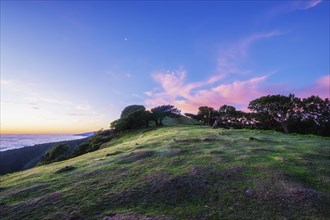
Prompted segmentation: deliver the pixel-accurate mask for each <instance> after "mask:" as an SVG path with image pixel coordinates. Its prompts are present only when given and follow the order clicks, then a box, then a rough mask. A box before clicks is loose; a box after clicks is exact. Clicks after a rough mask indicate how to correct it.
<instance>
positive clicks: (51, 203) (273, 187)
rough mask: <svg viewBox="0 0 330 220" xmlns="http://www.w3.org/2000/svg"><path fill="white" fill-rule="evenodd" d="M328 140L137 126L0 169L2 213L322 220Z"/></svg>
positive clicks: (328, 182) (328, 200) (329, 203)
mask: <svg viewBox="0 0 330 220" xmlns="http://www.w3.org/2000/svg"><path fill="white" fill-rule="evenodd" d="M249 137H255V138H256V140H252V141H251V140H249ZM329 146H330V139H329V138H322V137H317V136H302V135H285V134H282V133H277V132H271V131H255V130H221V129H217V130H213V129H210V128H209V127H204V126H196V125H194V126H193V125H192V126H169V127H162V128H158V129H153V130H146V129H144V130H143V129H142V130H137V131H133V132H130V133H127V134H125V135H124V136H123V137H121V138H119V139H116V140H112V141H110V142H108V143H106V144H103V145H102V148H101V149H100V150H98V151H95V152H92V153H88V154H84V155H82V156H79V157H76V158H72V159H70V160H67V161H62V162H56V163H53V164H49V165H43V166H40V167H36V168H33V169H30V170H26V171H22V172H17V173H13V174H7V175H4V176H0V213H1V219H70V218H72V219H103V218H104V217H106V216H108V217H109V218H110V219H111V218H113V219H133V218H135V219H143V218H147V217H151V218H155V219H242V218H244V219H283V218H289V219H301V218H306V219H310V218H311V219H326V218H328V217H329V216H330V211H329V207H330V187H329V186H330V171H329V167H330V157H329V156H330V147H329ZM65 167H67V168H68V167H69V168H68V169H67V168H66V169H67V171H66V170H65V169H64V170H61V169H63V168H65ZM70 168H71V169H70ZM59 170H61V171H62V172H58V171H59Z"/></svg>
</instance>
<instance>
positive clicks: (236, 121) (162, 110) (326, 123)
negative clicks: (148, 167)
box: [111, 94, 330, 136]
mask: <svg viewBox="0 0 330 220" xmlns="http://www.w3.org/2000/svg"><path fill="white" fill-rule="evenodd" d="M248 108H249V109H250V110H251V112H243V111H238V110H236V108H235V107H234V106H230V105H222V106H220V107H219V109H218V110H215V109H214V108H213V107H209V106H201V107H199V108H198V112H197V114H192V113H185V115H186V116H187V117H190V118H192V119H195V120H197V121H199V122H200V123H202V124H205V125H209V126H212V127H213V128H217V127H223V128H249V129H266V130H277V131H282V132H285V133H292V132H295V133H302V134H318V135H324V136H330V102H329V99H321V98H320V97H318V96H310V97H308V98H304V99H300V98H298V97H296V96H295V95H294V94H290V95H288V96H285V95H267V96H262V97H260V98H257V99H255V100H252V101H251V102H250V103H249V106H248ZM179 116H181V111H180V110H179V109H177V108H176V107H174V106H173V105H162V106H157V107H155V108H152V109H151V110H150V111H147V110H146V108H145V107H144V106H142V105H130V106H127V107H126V108H125V109H124V110H123V111H122V113H121V116H120V118H119V119H118V120H116V121H114V122H112V123H111V128H114V129H115V130H117V131H124V130H130V129H135V128H141V127H147V126H149V124H150V122H154V124H155V125H156V126H161V125H163V120H164V118H165V117H172V118H175V117H179Z"/></svg>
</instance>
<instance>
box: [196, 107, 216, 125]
mask: <svg viewBox="0 0 330 220" xmlns="http://www.w3.org/2000/svg"><path fill="white" fill-rule="evenodd" d="M216 116H217V111H215V110H214V108H212V107H208V106H201V107H199V108H198V113H197V120H198V121H200V122H201V123H203V124H206V125H210V126H212V125H213V123H214V121H215V118H216Z"/></svg>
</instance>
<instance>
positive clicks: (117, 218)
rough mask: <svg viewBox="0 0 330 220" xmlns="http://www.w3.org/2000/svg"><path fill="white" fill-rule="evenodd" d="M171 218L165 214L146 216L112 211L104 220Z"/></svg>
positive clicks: (161, 219)
mask: <svg viewBox="0 0 330 220" xmlns="http://www.w3.org/2000/svg"><path fill="white" fill-rule="evenodd" d="M170 219H171V218H169V217H165V216H146V215H138V214H135V213H110V214H108V215H107V216H105V217H104V218H102V220H170Z"/></svg>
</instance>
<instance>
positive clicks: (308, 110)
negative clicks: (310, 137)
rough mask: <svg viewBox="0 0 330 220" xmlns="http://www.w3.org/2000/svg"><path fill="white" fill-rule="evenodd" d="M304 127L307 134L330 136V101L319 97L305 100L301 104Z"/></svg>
mask: <svg viewBox="0 0 330 220" xmlns="http://www.w3.org/2000/svg"><path fill="white" fill-rule="evenodd" d="M300 109H301V110H300V111H301V121H302V126H300V127H302V128H303V129H304V131H305V133H316V134H323V135H329V133H330V101H329V99H324V100H323V99H321V98H320V97H318V96H310V97H308V98H304V99H303V100H302V101H301V103H300Z"/></svg>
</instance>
